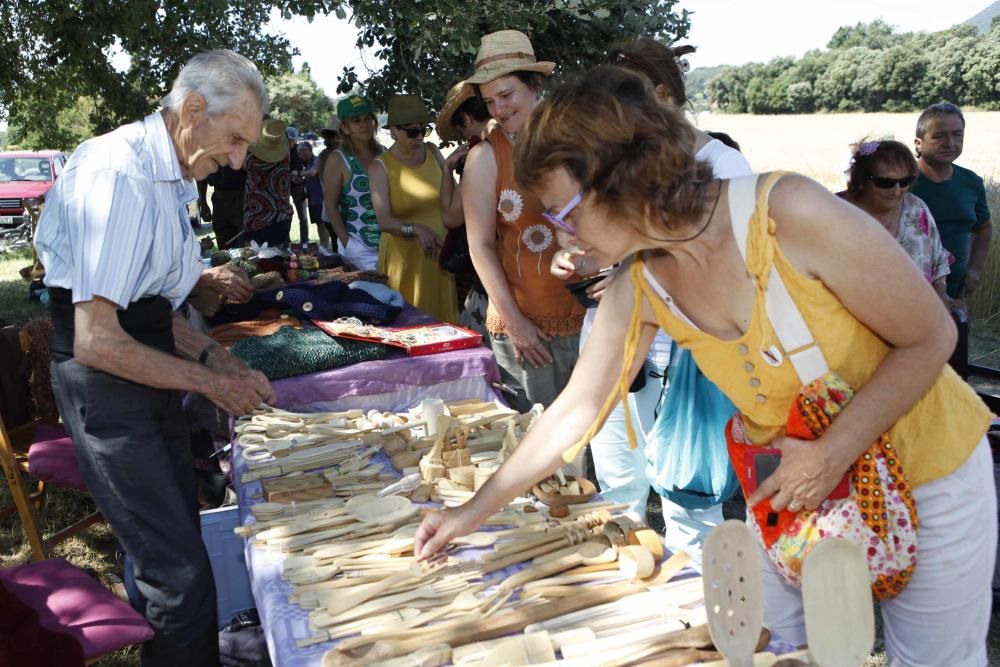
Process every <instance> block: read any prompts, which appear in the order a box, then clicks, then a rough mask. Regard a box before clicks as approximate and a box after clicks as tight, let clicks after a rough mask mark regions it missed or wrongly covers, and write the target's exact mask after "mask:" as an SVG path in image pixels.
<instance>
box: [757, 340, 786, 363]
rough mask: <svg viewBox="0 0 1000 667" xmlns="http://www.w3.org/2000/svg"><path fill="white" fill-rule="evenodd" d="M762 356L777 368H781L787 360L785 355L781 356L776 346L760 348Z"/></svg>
mask: <svg viewBox="0 0 1000 667" xmlns="http://www.w3.org/2000/svg"><path fill="white" fill-rule="evenodd" d="M760 356H762V357H763V358H764V361H766V362H767V363H768V364H769V365H771V366H774V367H775V368H777V367H778V366H780V365H781V362H782V361H783V360H784V358H785V357H784V355H782V354H781V350H779V349H778V347H777V346H776V345H771V346H769V347H762V348H760Z"/></svg>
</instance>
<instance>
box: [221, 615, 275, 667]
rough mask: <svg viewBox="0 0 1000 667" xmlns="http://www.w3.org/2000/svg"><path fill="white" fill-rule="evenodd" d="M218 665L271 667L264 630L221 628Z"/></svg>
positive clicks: (255, 628)
mask: <svg viewBox="0 0 1000 667" xmlns="http://www.w3.org/2000/svg"><path fill="white" fill-rule="evenodd" d="M219 664H220V665H222V667H271V658H270V656H269V655H268V653H267V638H266V637H265V636H264V628H262V627H260V626H259V625H252V626H250V627H246V628H237V629H230V628H223V629H222V630H220V631H219Z"/></svg>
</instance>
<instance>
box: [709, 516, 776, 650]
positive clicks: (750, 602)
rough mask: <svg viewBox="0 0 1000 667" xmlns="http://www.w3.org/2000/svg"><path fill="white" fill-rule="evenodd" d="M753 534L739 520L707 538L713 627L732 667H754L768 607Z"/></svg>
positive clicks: (718, 647)
mask: <svg viewBox="0 0 1000 667" xmlns="http://www.w3.org/2000/svg"><path fill="white" fill-rule="evenodd" d="M757 549H758V547H757V544H756V541H755V539H754V536H753V533H751V532H750V529H749V528H747V526H746V525H745V524H743V523H741V522H739V521H735V520H729V521H725V522H723V523H722V524H720V525H719V526H716V528H715V529H714V530H712V532H711V533H710V534H709V536H708V538H706V539H705V546H704V550H703V558H702V566H703V568H704V572H703V573H702V577H703V583H704V587H705V607H706V609H707V610H708V627H709V629H710V630H711V633H712V640H713V641H714V642H715V647H716V648H717V649H719V652H720V653H722V654H723V655H724V656H726V659H727V660H728V661H729V664H730V665H732V667H753V664H754V662H753V654H754V649H755V647H756V645H757V641H758V638H759V637H760V628H761V624H762V623H763V616H764V607H763V599H762V597H761V582H760V558H759V556H758V555H757Z"/></svg>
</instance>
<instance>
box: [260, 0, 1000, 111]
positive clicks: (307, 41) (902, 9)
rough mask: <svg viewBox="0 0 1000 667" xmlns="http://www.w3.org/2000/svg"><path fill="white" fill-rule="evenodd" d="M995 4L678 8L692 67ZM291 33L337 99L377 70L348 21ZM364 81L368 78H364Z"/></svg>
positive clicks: (937, 21)
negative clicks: (347, 71) (351, 74)
mask: <svg viewBox="0 0 1000 667" xmlns="http://www.w3.org/2000/svg"><path fill="white" fill-rule="evenodd" d="M991 1H992V0H944V1H941V0H756V1H754V2H751V1H749V0H681V1H680V2H679V3H678V5H677V8H678V9H688V10H690V11H691V12H692V13H693V16H692V21H691V33H690V35H689V36H688V38H687V39H686V40H685V42H687V43H690V44H693V45H695V46H697V47H698V52H697V53H694V54H692V55H690V56H688V60H689V61H690V62H691V66H692V67H709V66H712V65H741V64H743V63H747V62H753V61H767V60H770V59H771V58H774V57H776V56H784V55H794V56H798V55H802V54H803V53H805V52H806V51H808V50H810V49H816V48H824V47H825V46H826V43H827V42H828V41H829V39H830V37H831V36H833V33H834V32H835V31H836V30H837V28H839V27H840V26H843V25H853V24H855V23H857V22H859V21H865V22H867V21H873V20H875V19H877V18H882V19H884V20H885V21H886V22H887V23H889V24H891V25H895V26H897V27H898V28H899V29H901V30H905V31H910V30H924V31H929V32H930V31H936V30H943V29H945V28H948V27H950V26H952V25H954V24H956V23H961V22H962V21H965V20H966V19H968V18H971V17H972V16H974V15H975V14H977V13H979V11H981V10H982V9H984V8H985V7H987V6H989V4H990V3H991ZM275 31H280V32H283V33H285V34H286V35H287V36H288V38H289V41H290V42H291V44H292V45H293V46H295V47H297V48H298V49H299V51H300V53H301V55H299V56H297V57H296V58H295V59H294V63H295V66H296V68H299V67H301V65H302V63H303V62H308V63H309V67H310V69H311V70H312V75H313V78H314V79H315V80H316V82H317V83H318V84H319V86H320V87H321V88H322V89H323V90H324V91H325V92H326V94H327V95H329V96H330V97H331V98H333V99H337V97H338V95H337V76H338V75H339V74H340V72H341V70H342V69H343V66H344V65H345V64H347V65H350V64H355V65H356V66H357V67H358V69H359V71H362V72H363V71H364V69H363V68H364V67H365V66H366V65H367V66H368V67H369V68H374V67H376V66H377V64H378V61H377V59H376V58H375V57H374V55H372V54H371V53H364V54H360V53H359V52H358V51H357V49H356V48H355V47H354V42H355V39H356V36H357V29H356V28H354V26H353V25H351V24H350V23H349V21H346V20H339V19H337V18H336V16H334V15H333V14H331V15H330V16H329V17H317V18H316V19H315V20H314V21H313V22H312V23H309V22H307V21H306V20H305V19H302V18H297V19H292V20H291V21H285V20H282V19H281V18H280V17H279V16H278V15H277V14H275V15H274V18H273V19H272V22H271V24H270V25H269V32H275ZM362 78H364V77H362Z"/></svg>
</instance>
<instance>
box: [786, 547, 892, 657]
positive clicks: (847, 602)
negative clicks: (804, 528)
mask: <svg viewBox="0 0 1000 667" xmlns="http://www.w3.org/2000/svg"><path fill="white" fill-rule="evenodd" d="M802 602H803V606H804V608H805V616H806V636H807V637H808V638H809V651H810V653H812V656H813V659H815V661H816V663H817V664H820V665H823V667H857V666H858V665H862V664H864V662H865V660H867V659H868V656H869V654H870V653H871V650H872V645H873V644H874V643H875V613H874V610H873V608H872V594H871V579H870V574H869V571H868V561H867V559H866V558H865V555H864V553H862V551H861V549H860V548H859V547H858V546H857V545H855V544H854V543H853V542H850V541H848V540H845V539H843V538H840V537H831V538H828V539H825V540H822V541H821V542H820V543H819V544H817V545H816V546H814V547H813V548H812V549H810V550H809V553H808V554H806V559H805V562H804V563H803V565H802Z"/></svg>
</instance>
